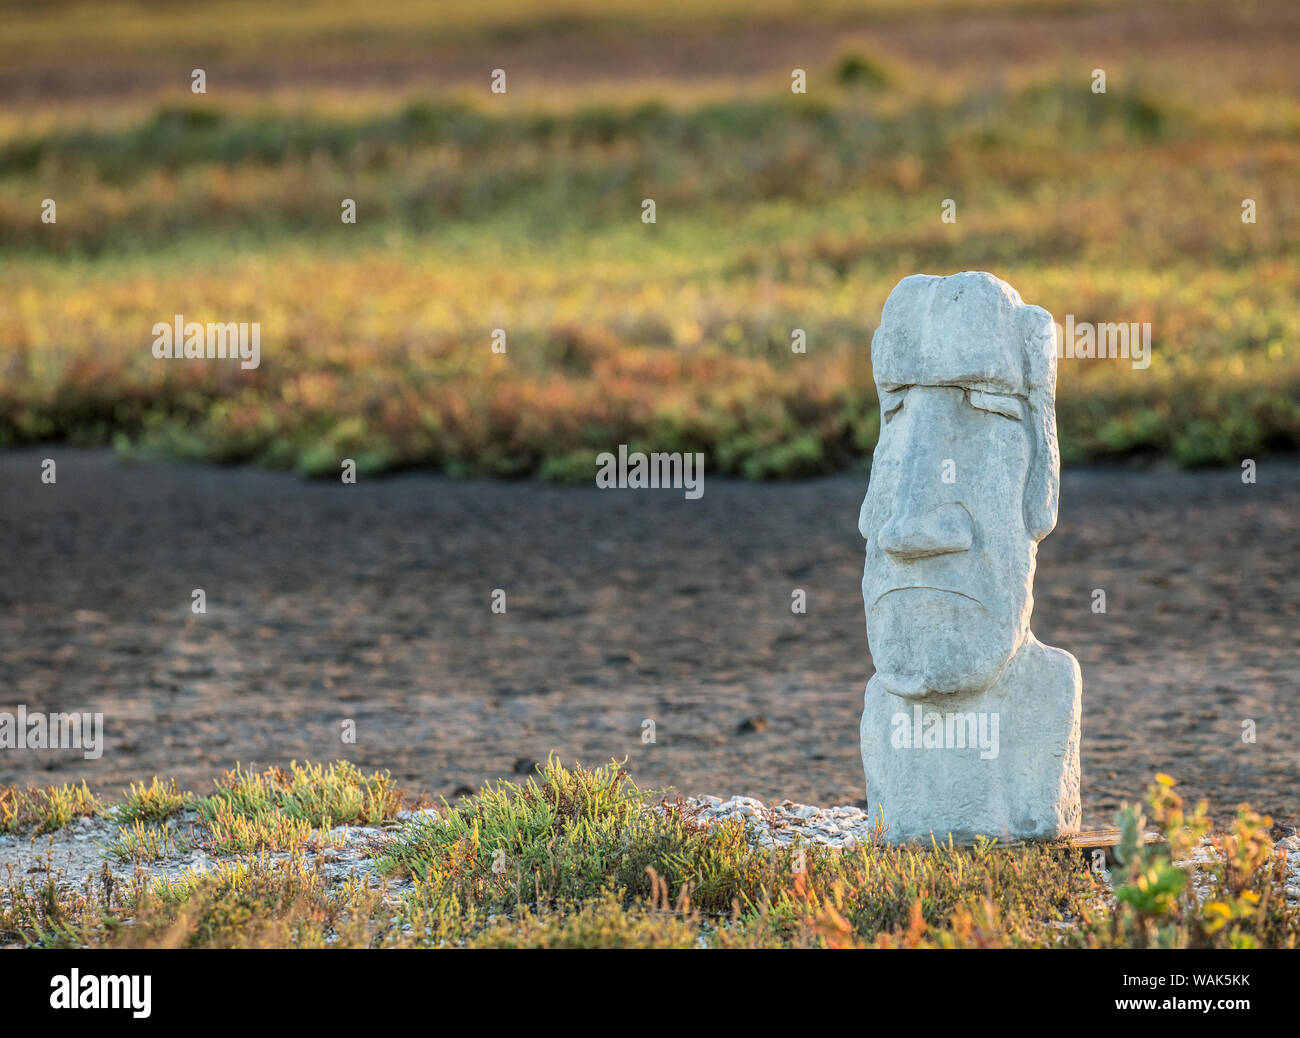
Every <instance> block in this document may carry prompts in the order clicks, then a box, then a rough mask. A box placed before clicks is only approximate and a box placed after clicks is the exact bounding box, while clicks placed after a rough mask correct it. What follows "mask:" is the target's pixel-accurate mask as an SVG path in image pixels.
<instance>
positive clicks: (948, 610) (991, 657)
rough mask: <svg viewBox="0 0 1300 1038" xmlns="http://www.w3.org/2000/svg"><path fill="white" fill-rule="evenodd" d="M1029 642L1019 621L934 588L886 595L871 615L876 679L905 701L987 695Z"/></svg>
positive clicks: (869, 640) (869, 628)
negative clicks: (934, 697)
mask: <svg viewBox="0 0 1300 1038" xmlns="http://www.w3.org/2000/svg"><path fill="white" fill-rule="evenodd" d="M1023 637H1024V632H1023V631H1022V630H1020V629H1018V625H1017V623H1016V622H1015V621H1014V620H1004V619H1002V618H1001V617H999V616H998V615H996V614H994V613H992V612H991V611H989V610H987V609H985V608H984V607H983V606H981V605H979V604H978V603H976V602H973V601H971V600H970V599H969V598H965V597H962V596H959V595H954V594H950V593H945V592H940V591H937V590H932V589H929V588H917V589H914V590H907V591H904V592H896V593H892V594H889V595H885V596H883V597H882V598H881V599H880V600H879V601H877V602H876V603H875V605H874V606H873V607H872V608H871V609H869V610H868V611H867V643H868V645H869V646H870V647H871V650H872V660H873V662H874V663H875V666H876V676H877V678H878V679H879V681H880V683H881V684H883V685H884V686H885V688H886V689H887V690H888V691H889V692H890V693H892V694H893V695H896V696H899V697H900V698H902V699H925V698H927V697H930V696H944V695H957V694H961V693H967V694H969V693H975V692H982V691H984V690H985V689H987V688H988V687H989V686H991V685H992V684H993V683H994V682H995V681H997V680H998V678H999V677H1000V676H1001V674H1002V671H1003V669H1004V668H1005V667H1006V665H1007V662H1008V661H1009V660H1010V659H1011V657H1012V656H1014V655H1015V653H1016V649H1017V648H1019V645H1020V643H1021V641H1022V640H1023ZM877 650H879V651H877Z"/></svg>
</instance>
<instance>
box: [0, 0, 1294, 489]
mask: <svg viewBox="0 0 1300 1038" xmlns="http://www.w3.org/2000/svg"><path fill="white" fill-rule="evenodd" d="M1160 10H1161V11H1163V10H1164V9H1163V8H1161V9H1160ZM1164 16H1165V15H1163V14H1161V15H1160V17H1164ZM878 64H879V62H878V59H877V58H875V57H874V56H873V55H872V54H871V52H870V51H869V50H862V49H860V48H853V49H850V50H847V51H846V52H845V56H844V57H843V58H842V59H841V60H840V61H839V62H838V63H836V64H834V65H833V66H832V67H831V68H829V69H827V70H825V75H822V76H821V77H820V78H815V80H814V85H813V87H812V88H811V89H810V92H809V94H808V95H806V96H792V95H790V94H789V93H788V92H786V93H782V92H780V91H779V89H776V88H771V89H768V88H765V89H763V90H758V91H756V90H752V89H751V90H746V91H742V92H738V93H736V94H734V95H733V96H729V97H725V98H723V99H719V100H710V101H704V102H698V101H692V100H678V99H675V98H674V96H673V93H672V91H671V90H667V89H666V90H665V92H664V97H663V98H660V99H649V100H645V101H640V102H628V103H608V104H590V103H583V104H579V105H577V106H570V107H568V108H563V107H562V108H558V109H554V110H552V109H548V108H545V107H542V106H539V105H535V106H532V107H530V106H528V105H512V106H508V107H492V106H490V105H489V104H488V103H487V102H484V101H482V100H480V101H478V102H473V103H471V102H470V101H467V100H464V99H457V98H454V97H451V96H446V95H429V96H427V97H425V98H423V99H420V98H414V99H412V98H403V99H402V100H400V101H398V102H395V103H392V104H389V105H387V106H385V105H383V104H378V105H368V106H365V107H363V108H361V109H353V108H350V107H348V106H345V105H340V104H338V103H334V102H330V101H326V100H321V101H319V102H317V103H310V102H308V101H303V102H300V103H298V104H296V105H290V104H288V103H287V102H277V101H273V100H270V99H267V100H262V101H249V100H247V99H243V100H241V99H237V98H228V97H225V96H221V95H218V96H209V97H201V98H189V99H186V100H185V101H183V102H177V101H174V100H168V101H165V102H160V103H158V104H156V105H155V106H154V107H153V108H152V110H150V111H147V112H145V113H143V114H133V111H134V110H132V112H127V113H126V114H123V115H122V117H121V118H118V119H98V120H95V121H93V122H92V121H79V119H78V116H77V114H76V112H75V111H74V112H72V113H63V114H60V115H59V116H58V117H51V118H50V119H47V120H36V121H32V122H30V123H27V124H24V123H16V124H13V125H11V126H10V127H9V128H8V130H7V131H5V132H3V133H0V242H3V244H2V245H0V278H2V279H3V280H4V281H5V282H6V284H8V285H10V286H11V291H10V292H9V296H8V300H7V305H5V306H3V307H0V362H3V363H4V364H5V371H6V378H5V379H4V380H3V384H2V385H0V445H10V446H14V445H21V444H33V443H44V442H51V441H70V442H75V443H83V444H87V443H108V442H112V443H115V444H116V445H117V446H118V447H119V449H120V450H122V451H123V452H125V453H127V454H130V455H140V456H148V457H158V456H161V457H167V458H183V459H192V460H200V461H208V462H216V463H252V464H258V465H265V466H271V467H279V468H292V469H296V470H297V471H300V472H303V473H306V474H310V475H320V476H334V475H336V474H337V473H338V472H339V469H340V462H341V460H342V459H344V458H352V459H354V460H355V461H356V462H357V464H358V468H359V469H360V471H362V472H363V473H368V472H378V471H383V470H387V469H396V468H404V467H410V466H422V467H428V468H434V469H439V470H442V471H445V472H448V473H451V474H454V475H466V474H484V475H497V476H524V475H538V476H542V477H544V478H547V479H555V480H564V481H582V482H586V481H588V480H590V479H592V478H593V476H594V470H595V456H596V454H597V453H599V452H600V451H604V450H609V449H611V448H612V447H613V446H615V445H617V444H618V443H627V444H628V445H629V447H630V448H631V449H634V450H635V449H650V450H699V451H703V452H705V454H706V465H707V468H708V470H709V471H710V472H711V473H714V474H732V475H739V476H743V477H746V478H752V479H765V478H781V477H797V476H807V475H815V474H820V473H826V472H833V471H837V470H843V469H846V468H852V467H855V466H859V465H864V464H865V463H866V461H867V459H868V458H869V456H870V453H871V450H872V448H873V447H874V443H875V438H876V433H877V422H878V411H877V403H876V399H875V391H874V387H873V384H872V380H871V369H870V364H869V356H868V345H869V342H870V337H871V332H872V330H873V329H874V325H875V323H876V321H877V319H878V316H879V312H880V307H881V305H882V304H883V301H884V299H885V296H886V295H887V293H888V291H889V289H890V288H891V287H892V286H893V284H894V283H896V281H897V280H898V279H899V278H901V277H902V276H904V275H906V274H909V273H913V272H915V271H918V270H924V271H928V272H938V273H943V272H951V271H956V270H961V269H987V270H990V271H992V272H994V273H996V274H998V275H999V276H1002V277H1004V278H1006V279H1007V280H1008V281H1010V282H1011V283H1012V284H1013V285H1015V286H1016V287H1017V288H1018V289H1019V290H1020V292H1021V294H1022V295H1023V296H1024V298H1025V299H1026V300H1027V301H1029V302H1033V303H1038V304H1041V305H1043V306H1046V307H1047V308H1048V309H1049V310H1051V311H1052V312H1053V313H1054V314H1055V315H1056V316H1057V318H1058V319H1063V317H1064V315H1065V314H1067V313H1068V314H1072V315H1073V316H1074V318H1075V319H1076V321H1091V322H1094V323H1106V322H1130V321H1136V322H1149V323H1150V324H1151V327H1152V339H1153V357H1152V361H1151V365H1150V367H1149V368H1147V369H1145V370H1143V369H1134V368H1132V367H1131V366H1130V365H1129V364H1128V363H1127V362H1125V361H1118V360H1105V361H1075V360H1064V361H1062V364H1061V372H1060V379H1059V391H1058V414H1059V427H1060V440H1061V449H1062V454H1063V458H1064V460H1065V461H1066V463H1068V464H1073V463H1081V462H1093V461H1107V460H1128V459H1132V460H1135V461H1140V462H1148V461H1152V460H1156V459H1168V460H1171V461H1174V462H1176V463H1178V464H1181V465H1187V466H1196V465H1236V464H1239V463H1240V461H1241V460H1242V459H1243V458H1245V457H1256V458H1257V457H1262V456H1264V455H1266V454H1268V453H1270V452H1294V451H1295V450H1296V449H1298V448H1300V402H1298V401H1300V357H1298V356H1297V353H1296V350H1295V343H1296V341H1297V338H1298V337H1300V317H1298V316H1297V311H1296V309H1295V307H1294V305H1293V303H1294V299H1295V298H1296V296H1297V293H1300V274H1298V273H1297V271H1298V270H1300V266H1298V265H1297V264H1296V262H1295V260H1296V256H1297V239H1296V233H1295V228H1296V227H1297V226H1300V219H1298V217H1300V188H1298V187H1297V185H1300V176H1297V172H1298V171H1300V146H1298V145H1297V143H1296V141H1297V136H1296V130H1297V128H1300V104H1297V102H1296V101H1295V99H1294V96H1292V95H1290V94H1288V93H1287V92H1286V91H1284V90H1281V89H1275V90H1273V91H1271V92H1270V91H1268V90H1263V89H1261V88H1259V87H1255V88H1253V89H1252V90H1250V91H1246V90H1244V89H1240V90H1235V91H1234V90H1227V89H1225V90H1223V91H1221V92H1219V93H1217V94H1215V93H1213V92H1211V93H1209V94H1206V93H1205V92H1203V91H1201V90H1200V88H1199V87H1198V86H1197V84H1196V82H1194V81H1193V80H1191V79H1188V78H1186V75H1187V74H1188V73H1187V70H1188V69H1190V68H1191V67H1193V66H1192V65H1191V64H1185V65H1178V64H1176V63H1173V64H1171V63H1169V62H1165V63H1163V64H1160V65H1158V66H1153V68H1152V70H1151V71H1150V73H1149V74H1148V75H1147V76H1146V78H1141V77H1138V76H1136V75H1132V74H1130V75H1120V74H1118V72H1116V73H1115V74H1114V75H1113V76H1112V83H1111V86H1110V88H1109V90H1108V92H1107V93H1106V94H1103V95H1096V94H1093V93H1091V91H1090V89H1089V83H1090V80H1089V78H1088V77H1087V76H1086V75H1081V74H1080V73H1079V71H1078V69H1077V68H1075V67H1074V66H1073V65H1070V64H1068V63H1066V62H1065V61H1064V60H1062V63H1061V65H1059V66H1057V67H1054V68H1053V67H1048V68H1041V67H1040V68H1035V69H1034V70H1027V71H1024V72H1023V73H1022V74H1017V75H1016V76H1014V77H1009V78H1007V79H1006V80H1005V81H1003V82H996V81H989V82H985V83H984V84H983V85H979V86H977V85H972V83H971V82H969V81H967V80H940V81H934V80H932V79H931V78H929V77H927V76H924V75H921V74H919V73H918V71H917V70H914V69H908V68H906V67H900V68H898V69H893V68H892V66H891V69H890V71H889V72H888V73H886V72H884V71H881V69H883V67H884V66H883V65H881V67H880V68H877V65H878ZM1224 74H1225V76H1235V77H1241V76H1244V75H1245V72H1244V71H1243V70H1242V69H1241V68H1239V67H1238V66H1237V65H1236V64H1233V63H1232V62H1225V65H1224ZM868 81H869V83H870V85H869V86H865V85H864V83H867V82H868ZM51 194H52V195H54V196H56V197H57V201H58V205H59V214H60V215H59V219H58V222H57V223H56V224H52V225H50V224H42V223H41V222H40V220H39V200H40V199H41V198H44V197H47V196H49V195H51ZM646 197H652V198H654V199H655V200H656V203H657V206H658V223H657V224H655V225H653V226H648V225H645V224H642V223H641V221H640V203H641V200H642V199H643V198H646ZM1244 197H1252V198H1255V199H1256V200H1257V202H1258V203H1259V205H1260V216H1259V222H1258V223H1257V224H1254V225H1246V224H1242V223H1241V221H1240V204H1241V200H1242V198H1244ZM343 198H353V199H355V200H356V202H357V205H358V214H359V216H358V221H359V222H358V223H357V224H356V225H355V226H350V225H343V224H341V223H340V221H339V203H340V200H341V199H343ZM945 198H952V199H955V200H956V201H957V203H958V209H957V214H958V218H957V223H956V224H943V223H941V222H940V218H939V217H940V203H941V201H942V200H943V199H945ZM177 312H180V313H184V314H185V315H186V317H187V318H188V319H191V320H200V321H208V320H222V321H226V320H232V321H258V322H259V323H260V324H261V327H262V365H261V367H260V368H258V369H256V370H252V371H242V370H240V369H239V368H238V365H233V364H229V363H224V362H218V361H185V362H176V361H166V362H163V361H157V360H154V359H153V357H152V356H151V355H150V350H149V347H150V344H151V342H152V334H151V329H152V326H153V324H154V323H155V322H156V321H159V320H170V318H171V316H172V315H173V314H174V313H177ZM498 327H499V328H503V329H504V330H505V331H506V332H507V336H508V353H507V354H506V355H505V356H500V355H495V354H493V353H492V352H491V348H490V342H491V336H492V331H493V329H494V328H498ZM795 328H801V329H803V330H804V331H805V333H806V335H807V341H808V352H807V354H805V355H796V354H792V352H791V350H790V340H791V333H792V331H793V329H795Z"/></svg>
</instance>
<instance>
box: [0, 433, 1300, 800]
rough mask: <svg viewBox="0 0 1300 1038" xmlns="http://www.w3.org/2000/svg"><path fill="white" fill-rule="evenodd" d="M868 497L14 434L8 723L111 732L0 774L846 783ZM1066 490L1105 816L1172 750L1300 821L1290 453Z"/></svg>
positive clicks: (0, 586) (764, 789)
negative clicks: (239, 768) (601, 769)
mask: <svg viewBox="0 0 1300 1038" xmlns="http://www.w3.org/2000/svg"><path fill="white" fill-rule="evenodd" d="M44 457H51V458H54V459H55V460H56V461H57V465H58V469H57V471H58V482H57V483H56V484H55V485H53V486H44V485H42V484H41V482H40V479H39V474H40V463H41V459H42V458H44ZM865 486H866V478H865V476H844V477H836V478H832V479H824V480H816V481H810V482H801V483H790V484H770V485H753V484H745V483H739V482H731V481H726V480H721V479H706V492H705V494H704V496H703V498H701V499H700V500H698V501H687V500H685V499H684V497H683V495H682V494H681V492H680V491H676V492H673V491H599V490H596V489H595V488H560V487H550V486H545V485H539V484H535V483H489V482H457V481H452V480H447V479H443V478H437V477H431V476H426V475H407V476H399V477H395V478H389V479H365V478H363V479H362V481H361V482H360V483H358V484H356V485H353V486H346V485H343V484H341V483H334V482H308V481H303V480H300V479H298V478H296V477H294V476H291V475H284V474H276V473H267V472H259V471H250V470H242V469H238V470H228V469H227V470H223V469H211V468H197V467H196V468H189V467H169V466H162V465H159V466H153V465H148V466H133V465H123V464H121V463H120V462H119V461H118V460H117V459H116V458H115V457H114V456H113V455H112V454H110V453H108V452H104V451H78V450H72V449H63V448H59V449H41V450H23V451H12V452H8V453H5V454H0V487H3V499H2V502H0V538H2V540H0V543H3V545H4V547H5V551H4V553H3V561H2V562H0V710H13V709H15V708H16V706H17V704H19V703H22V704H25V705H26V707H27V709H28V710H32V711H36V710H40V711H54V710H69V711H70V710H82V711H101V712H102V713H103V714H104V725H105V748H104V752H103V756H102V757H101V758H100V759H98V760H85V759H84V757H83V755H82V754H81V753H80V752H79V751H77V750H67V751H34V750H22V751H19V750H0V784H3V783H19V784H44V783H48V782H63V781H66V780H70V779H83V778H84V779H86V780H87V781H88V782H89V783H90V784H91V785H92V787H94V788H96V789H99V790H103V791H106V792H109V793H111V794H113V795H116V794H117V792H118V789H119V787H121V786H124V785H125V784H126V783H127V782H128V781H130V780H135V779H140V778H147V777H149V776H151V775H153V774H155V773H157V774H159V775H160V776H162V777H168V776H172V775H174V776H176V777H177V778H178V779H179V780H180V781H181V783H182V785H186V786H191V787H193V788H198V789H204V788H207V787H206V783H207V780H209V779H210V778H211V777H212V776H213V775H214V774H216V773H218V772H219V771H220V770H221V769H223V768H226V767H229V766H231V765H233V764H234V763H235V762H236V761H241V762H243V763H244V764H246V765H247V764H249V763H255V764H258V765H266V764H271V763H286V762H287V761H288V760H289V759H291V758H296V759H299V760H302V759H313V760H319V759H333V758H336V757H344V758H348V759H352V760H355V761H357V762H358V763H359V764H361V765H363V766H365V767H373V768H388V769H390V770H391V771H392V772H393V774H394V775H395V776H396V777H397V778H398V779H399V780H400V781H401V782H402V783H403V784H404V785H406V786H407V787H408V788H409V789H410V790H411V791H412V792H416V791H421V790H423V791H428V792H431V793H433V794H434V795H435V796H437V795H448V796H450V795H452V794H453V793H454V792H455V791H456V790H457V789H458V788H459V787H463V786H472V787H477V786H478V785H479V784H481V783H482V782H484V781H486V780H490V779H495V778H498V777H502V776H514V774H515V772H516V769H517V768H519V769H524V768H526V767H527V766H528V764H529V762H531V761H534V760H540V759H543V758H545V756H546V755H547V753H548V752H549V751H552V750H554V751H556V752H557V753H559V754H560V756H561V757H562V758H563V759H564V760H565V761H566V762H572V761H574V760H579V761H582V762H585V763H598V762H602V761H605V760H608V759H610V758H611V757H616V758H622V757H624V756H627V757H628V758H629V766H630V768H631V770H632V773H633V775H634V777H636V778H637V779H638V781H640V782H641V783H642V784H643V785H649V786H653V787H656V788H666V787H668V786H670V785H671V786H675V787H676V788H677V789H679V790H681V791H682V792H684V793H688V794H709V793H712V794H718V795H722V796H730V795H732V794H745V795H748V796H754V797H758V798H760V799H762V800H765V801H768V802H770V801H773V800H781V799H783V798H789V799H792V800H796V801H800V802H804V803H816V804H844V803H852V802H854V801H856V800H858V799H859V798H861V797H862V796H863V789H862V770H861V765H860V763H859V760H858V748H857V723H858V714H859V712H860V710H861V689H862V686H863V684H864V682H865V680H866V678H867V676H868V675H869V674H870V672H871V661H870V657H869V655H868V652H867V647H866V636H865V631H864V623H863V615H862V601H861V597H860V591H859V581H860V576H861V564H862V542H861V539H860V538H859V535H858V533H857V530H856V519H857V512H858V505H859V502H860V499H861V496H862V493H863V491H864V490H865ZM1061 501H1062V518H1061V523H1060V526H1059V527H1058V529H1057V531H1056V532H1055V533H1054V534H1053V535H1052V536H1051V537H1049V538H1048V539H1047V540H1046V541H1045V542H1044V543H1043V545H1042V547H1041V551H1040V565H1039V575H1038V583H1037V597H1038V602H1037V607H1036V610H1035V618H1034V629H1035V632H1036V633H1037V634H1038V636H1039V637H1040V638H1041V639H1043V640H1044V641H1046V642H1048V643H1049V644H1053V645H1059V646H1061V647H1063V648H1065V649H1068V650H1069V651H1070V652H1072V653H1074V654H1075V655H1076V656H1077V657H1078V659H1079V662H1080V664H1081V665H1082V668H1083V674H1084V717H1083V724H1084V738H1083V771H1084V779H1083V795H1084V822H1085V824H1086V825H1098V826H1100V825H1104V824H1106V823H1108V822H1109V820H1110V816H1111V814H1112V812H1113V811H1114V810H1115V808H1116V807H1117V806H1118V805H1119V803H1120V802H1121V800H1123V799H1125V798H1131V797H1135V796H1138V795H1140V794H1141V793H1142V791H1143V789H1144V788H1145V786H1146V785H1147V783H1148V782H1149V781H1150V779H1151V776H1152V775H1153V773H1154V772H1155V771H1157V770H1164V771H1168V772H1170V773H1171V774H1173V775H1174V776H1175V777H1177V778H1178V779H1179V780H1180V781H1181V782H1183V783H1185V784H1186V787H1187V791H1189V792H1190V793H1192V794H1194V795H1197V796H1206V797H1208V798H1209V799H1210V801H1211V805H1212V807H1213V808H1214V813H1215V815H1216V817H1217V818H1218V819H1220V820H1223V819H1225V818H1226V817H1227V816H1229V815H1230V814H1231V812H1232V810H1233V809H1234V807H1235V805H1236V804H1237V803H1238V802H1240V801H1249V802H1251V803H1252V804H1253V805H1254V806H1255V807H1257V808H1259V809H1261V810H1266V811H1268V812H1271V813H1272V814H1274V816H1275V817H1281V818H1289V819H1294V818H1295V817H1296V816H1297V814H1300V811H1298V810H1297V809H1298V808H1300V783H1298V782H1297V775H1298V773H1300V737H1298V735H1297V729H1298V728H1300V680H1297V679H1298V678H1300V652H1297V649H1300V635H1298V634H1297V627H1296V623H1297V606H1298V604H1300V580H1298V579H1297V574H1296V564H1297V559H1298V558H1300V465H1296V464H1295V463H1277V464H1273V465H1264V466H1261V468H1260V471H1259V482H1258V484H1256V485H1254V486H1246V485H1243V484H1242V483H1241V480H1240V478H1239V476H1238V474H1237V473H1236V472H1233V471H1224V472H1198V473H1178V472H1154V473H1152V472H1146V473H1138V472H1127V471H1118V470H1115V471H1070V472H1067V473H1066V474H1065V476H1064V478H1063V486H1062V494H1061ZM195 588H202V589H204V591H205V592H206V596H207V613H206V614H205V615H202V616H196V615H193V614H192V612H191V610H190V602H191V592H192V590H193V589H195ZM496 588H500V589H503V590H504V591H505V592H506V602H507V611H506V613H505V614H504V615H494V614H493V613H492V611H491V608H490V606H491V600H492V593H493V590H494V589H496ZM795 588H802V589H804V590H805V591H806V592H807V596H808V612H807V614H806V615H802V616H799V615H795V614H793V613H792V612H791V609H790V600H791V592H792V590H794V589H795ZM1094 588H1103V589H1105V591H1106V594H1107V612H1106V613H1105V614H1104V615H1098V614H1094V613H1093V612H1092V609H1091V605H1092V591H1093V589H1094ZM754 719H761V720H758V721H757V722H755V720H754ZM345 720H350V721H353V722H355V724H356V731H357V738H356V742H355V744H346V743H344V742H343V741H342V731H343V722H344V721H345ZM646 720H652V721H653V722H654V725H655V736H656V741H655V742H654V743H653V744H646V743H643V742H642V740H641V735H642V726H643V722H645V721H646ZM1245 720H1251V721H1254V723H1255V728H1256V741H1255V742H1253V743H1249V742H1243V739H1242V723H1243V721H1245ZM746 722H750V723H749V724H746ZM750 729H757V730H750Z"/></svg>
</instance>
